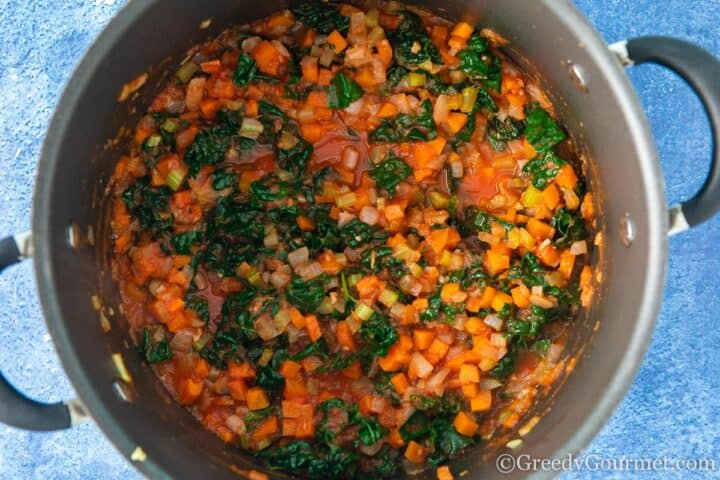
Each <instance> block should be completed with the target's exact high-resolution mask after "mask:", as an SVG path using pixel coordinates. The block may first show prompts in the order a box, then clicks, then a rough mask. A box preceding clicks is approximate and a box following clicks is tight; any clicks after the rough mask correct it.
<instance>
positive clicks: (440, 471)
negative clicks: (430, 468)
mask: <svg viewBox="0 0 720 480" xmlns="http://www.w3.org/2000/svg"><path fill="white" fill-rule="evenodd" d="M435 473H436V474H437V480H453V478H454V477H453V474H452V472H451V471H450V467H448V466H447V465H443V466H442V467H438V468H437V471H436V472H435Z"/></svg>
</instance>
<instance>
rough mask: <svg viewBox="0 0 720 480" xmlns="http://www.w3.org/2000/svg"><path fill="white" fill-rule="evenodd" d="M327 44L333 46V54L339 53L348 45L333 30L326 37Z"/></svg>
mask: <svg viewBox="0 0 720 480" xmlns="http://www.w3.org/2000/svg"><path fill="white" fill-rule="evenodd" d="M327 42H328V43H329V44H330V45H332V46H333V48H334V49H335V53H341V52H342V51H343V50H345V48H346V47H347V45H348V43H347V40H345V37H343V36H342V34H341V33H340V32H338V31H337V30H333V31H332V32H331V33H330V35H328V37H327Z"/></svg>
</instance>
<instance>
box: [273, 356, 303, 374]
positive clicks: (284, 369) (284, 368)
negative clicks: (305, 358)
mask: <svg viewBox="0 0 720 480" xmlns="http://www.w3.org/2000/svg"><path fill="white" fill-rule="evenodd" d="M300 370H302V365H301V364H299V363H298V362H294V361H292V360H285V361H283V362H282V364H281V365H280V370H279V372H278V373H280V375H282V376H283V377H285V378H292V377H295V376H297V374H298V373H300Z"/></svg>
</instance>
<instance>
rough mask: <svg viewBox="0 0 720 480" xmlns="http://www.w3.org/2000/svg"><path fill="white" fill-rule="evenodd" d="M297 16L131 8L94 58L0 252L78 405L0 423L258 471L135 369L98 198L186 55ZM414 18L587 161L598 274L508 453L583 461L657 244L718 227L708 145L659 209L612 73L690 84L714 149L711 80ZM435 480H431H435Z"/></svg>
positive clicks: (157, 468)
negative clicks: (511, 79) (538, 85)
mask: <svg viewBox="0 0 720 480" xmlns="http://www.w3.org/2000/svg"><path fill="white" fill-rule="evenodd" d="M292 3H293V2H290V3H288V2H285V1H282V2H273V1H267V2H261V3H260V4H256V3H254V2H249V1H246V0H215V1H213V2H197V1H193V0H182V1H180V0H176V1H172V2H171V1H161V0H145V1H135V2H130V3H129V4H128V5H127V6H126V7H125V8H124V9H123V10H122V11H121V12H120V13H119V14H118V15H117V16H116V17H115V19H114V20H113V21H112V22H111V23H110V24H109V26H108V27H107V28H106V29H105V31H104V32H103V33H102V35H101V36H100V37H99V38H98V40H97V41H96V42H95V44H94V45H93V47H92V48H91V49H90V50H89V52H88V53H87V54H86V56H85V58H84V59H83V61H82V63H81V64H80V66H79V67H78V69H77V71H76V72H75V74H74V75H73V77H72V79H71V80H70V82H69V84H68V86H67V88H66V90H65V93H64V95H63V96H62V98H61V100H60V102H59V105H58V107H57V111H56V113H55V115H54V117H53V120H52V124H51V126H50V129H49V131H48V134H47V138H46V141H45V145H44V149H43V153H42V157H41V159H40V162H39V166H38V172H39V174H38V178H37V186H36V190H35V201H34V211H33V225H32V229H33V230H32V235H29V234H22V235H17V236H15V237H9V238H6V239H4V240H2V241H0V268H4V267H6V266H8V265H10V264H12V263H15V262H17V261H19V260H20V259H22V258H25V257H28V256H30V255H31V254H32V255H33V256H34V260H35V273H36V276H37V284H38V288H39V290H40V298H41V301H42V305H43V309H44V313H45V318H46V321H47V324H48V329H49V331H50V333H51V334H52V338H53V341H54V343H55V347H56V349H57V351H58V354H59V355H60V358H61V359H62V362H63V365H64V367H65V370H66V372H67V374H68V376H69V377H70V379H71V380H72V382H73V384H74V386H75V389H76V391H77V392H78V394H79V399H78V400H73V401H69V402H66V403H57V404H50V405H48V404H41V403H38V402H35V401H33V400H31V399H28V398H26V397H25V396H23V395H22V394H21V393H20V392H18V391H17V390H15V389H14V388H13V387H12V386H11V385H10V384H9V383H8V382H7V381H6V380H5V379H4V378H3V377H2V375H0V421H2V422H5V423H7V424H9V425H13V426H16V427H20V428H25V429H30V430H56V429H63V428H68V427H70V426H71V425H72V424H74V423H76V422H78V421H81V420H82V419H83V418H86V417H87V416H88V415H89V416H91V417H92V418H93V419H94V421H95V422H97V424H98V425H99V426H100V427H101V428H102V430H103V431H104V432H105V434H106V435H107V436H108V437H109V438H110V440H111V441H112V442H113V443H114V444H115V445H116V446H117V448H118V449H119V450H120V452H122V454H123V455H125V456H126V457H127V458H129V459H130V460H131V461H132V462H133V463H134V464H135V465H136V466H137V468H138V469H140V470H141V471H142V472H143V473H144V474H146V475H147V476H149V477H152V478H200V477H203V478H205V477H208V478H216V479H223V478H237V476H238V475H239V474H240V475H242V474H243V473H244V472H247V470H249V469H250V468H253V466H254V464H253V461H252V458H251V457H250V456H248V455H246V454H244V453H243V452H241V451H240V450H238V449H235V448H232V447H229V446H228V445H226V444H225V443H223V442H222V441H221V440H219V439H218V438H216V437H215V436H214V435H213V434H211V433H210V432H209V431H206V430H205V429H204V428H203V427H202V426H201V425H200V423H199V422H197V421H196V420H195V419H194V418H193V417H192V416H191V415H190V413H189V412H188V411H187V410H185V409H184V408H182V407H180V406H179V405H177V404H175V403H174V402H173V401H172V399H171V398H170V396H169V395H168V393H167V392H166V391H165V390H164V388H163V387H162V385H161V384H160V382H159V380H158V379H157V378H156V377H155V375H154V374H153V373H152V371H151V370H150V369H149V368H148V367H147V365H145V364H144V363H143V362H142V361H141V358H140V356H139V355H138V354H137V353H136V352H135V351H134V347H133V346H132V344H131V342H130V340H129V336H128V333H127V332H128V328H127V322H126V321H125V319H124V318H123V316H122V315H121V314H120V312H119V310H118V308H117V305H118V294H117V289H116V288H115V286H114V284H113V282H112V279H111V276H110V271H109V252H110V251H111V250H110V249H109V235H108V230H107V225H106V223H105V219H106V218H107V206H108V204H109V202H108V191H109V189H108V182H109V178H110V176H111V174H112V172H113V168H114V165H115V162H116V160H117V159H118V158H119V156H121V155H122V154H123V153H124V152H125V148H126V143H125V142H124V141H123V140H124V139H125V138H126V137H127V135H128V134H129V133H130V132H131V130H132V127H133V126H134V125H135V123H136V122H137V121H138V119H139V118H140V116H141V115H142V112H144V111H145V109H146V108H147V106H148V105H149V102H150V100H151V99H152V98H153V96H154V95H155V94H156V93H157V92H158V91H159V87H160V86H161V85H162V83H163V82H164V81H165V80H166V79H167V78H168V75H171V74H172V73H173V72H174V70H175V69H176V68H177V65H178V62H179V61H180V60H181V59H182V56H183V53H184V52H185V50H186V49H187V48H188V47H190V46H191V45H193V44H195V43H198V42H200V41H203V40H206V39H208V38H210V37H212V36H215V35H216V34H217V33H219V32H220V31H221V30H222V29H223V28H225V27H227V26H228V25H230V24H233V23H244V22H247V21H250V20H253V19H257V18H260V17H263V16H266V15H268V14H270V13H272V12H273V11H276V10H278V9H281V8H286V7H288V6H289V5H290V4H292ZM423 5H424V6H425V7H427V8H429V9H430V10H432V11H434V12H435V13H437V14H439V15H441V16H443V17H446V18H449V19H451V20H460V19H462V20H465V21H468V22H470V23H476V24H479V25H482V26H484V27H489V28H491V29H493V30H495V31H496V32H497V33H499V34H500V35H502V36H503V37H505V38H506V39H507V40H509V42H510V44H509V45H508V46H507V47H506V53H507V54H508V55H510V56H511V57H512V58H513V59H514V60H515V61H517V62H518V63H519V64H520V65H521V66H522V67H523V68H524V69H525V70H526V71H528V72H530V74H531V75H533V76H537V78H539V79H540V80H541V82H542V85H543V86H544V87H545V88H546V89H547V91H548V92H549V93H550V96H551V98H553V100H554V103H555V105H556V106H557V111H558V115H559V117H560V119H561V121H562V123H563V124H564V125H566V127H567V129H568V131H569V132H570V134H571V135H572V136H573V137H574V138H575V139H576V141H577V143H578V145H580V146H581V151H580V152H579V153H580V155H581V158H582V159H583V167H584V171H585V174H586V176H587V178H588V181H589V183H590V185H591V190H592V191H593V192H595V194H596V199H595V200H596V204H597V205H598V208H597V210H598V212H599V215H598V227H597V232H598V237H597V239H598V242H597V243H598V247H597V248H596V250H595V254H594V258H593V262H594V263H595V268H596V271H597V273H598V275H597V276H598V278H597V280H598V283H599V286H600V288H599V291H598V293H597V295H596V298H595V301H594V303H593V305H592V307H591V308H590V310H589V312H587V313H586V314H585V315H583V316H582V317H581V318H579V319H578V320H577V325H576V326H575V328H574V336H573V339H572V341H571V342H570V343H569V345H568V347H567V350H568V351H567V352H566V353H567V354H568V355H572V356H573V357H575V359H576V361H575V362H571V363H572V364H574V369H573V371H572V372H571V373H568V374H567V375H566V376H565V377H564V378H563V381H562V382H559V384H558V385H557V386H556V387H555V388H553V389H552V391H551V392H550V394H548V395H546V396H545V397H544V398H542V399H540V400H539V402H538V403H537V405H535V407H534V408H533V410H532V411H531V412H530V413H529V414H528V417H527V418H530V416H532V415H541V416H542V420H541V421H540V422H539V424H538V425H537V426H536V427H535V428H534V429H533V430H532V431H531V432H530V433H529V434H526V435H524V436H523V437H522V443H521V444H520V445H519V446H517V444H518V443H519V442H513V443H512V444H513V445H516V450H515V451H514V452H513V453H514V454H515V455H520V454H528V455H530V456H532V457H533V458H552V457H562V456H564V455H566V454H568V453H577V452H578V451H579V450H581V449H582V448H583V447H584V446H585V445H586V444H587V443H588V442H589V441H590V440H591V439H592V437H593V435H595V433H596V432H597V431H598V430H599V429H600V428H601V427H602V425H603V424H604V422H605V421H606V420H607V419H608V418H609V416H610V415H611V413H612V410H613V409H614V408H615V406H616V405H617V404H618V402H619V401H620V399H621V398H622V396H623V395H624V394H625V392H626V390H627V388H628V387H629V385H630V383H631V381H632V379H633V376H634V374H635V372H636V370H637V368H638V366H639V364H640V362H641V360H642V358H643V354H644V352H645V349H646V347H647V344H648V341H649V338H650V335H651V333H652V329H653V325H654V322H655V317H656V315H657V312H658V309H659V305H660V301H661V298H662V287H663V283H664V276H665V268H666V256H667V236H668V235H669V234H674V233H678V232H680V231H682V230H684V229H687V228H689V227H692V226H694V225H697V224H699V223H701V222H703V221H705V220H707V219H708V218H710V217H711V216H712V215H714V214H715V213H716V212H717V211H718V209H720V171H719V170H718V161H720V144H718V143H717V141H716V143H715V148H714V163H713V165H712V168H711V169H710V174H709V177H708V180H707V181H706V183H705V185H704V186H703V188H702V189H701V191H700V192H699V193H698V194H697V195H696V196H695V197H694V198H693V199H692V200H690V201H688V202H685V203H683V204H682V205H677V206H674V207H672V208H670V209H668V208H667V207H666V203H665V194H664V190H663V188H664V187H663V180H662V177H661V173H660V169H659V163H658V158H657V154H656V151H655V147H654V144H653V141H652V139H651V136H650V133H649V129H648V126H647V122H646V119H645V116H644V114H643V112H642V110H641V108H640V105H639V102H638V99H637V97H636V95H635V93H634V91H633V90H632V88H631V86H630V84H629V82H628V79H627V78H626V76H625V75H624V73H623V71H622V64H625V65H632V64H633V63H642V62H655V63H659V64H662V65H665V66H667V67H669V68H670V69H672V70H674V71H676V72H677V73H678V74H680V75H681V76H682V77H684V78H685V79H686V80H687V81H688V82H689V83H690V84H691V85H692V87H693V88H694V89H695V90H696V92H697V93H698V95H699V96H700V97H701V99H702V100H703V102H704V104H705V108H706V111H707V113H708V116H709V117H710V120H711V123H712V131H713V136H714V138H715V139H717V138H718V136H719V135H720V83H718V79H720V62H718V60H716V59H715V58H713V57H712V56H711V55H710V54H708V53H707V52H705V51H703V50H701V49H699V48H698V47H695V46H693V45H691V44H688V43H685V42H682V41H679V40H675V39H671V38H665V37H644V38H638V39H634V40H629V41H627V42H621V43H618V44H615V45H612V46H610V48H608V46H607V45H605V44H604V43H603V41H602V40H601V38H600V37H599V36H598V34H597V33H596V32H595V31H594V30H593V28H592V26H591V25H589V24H588V22H587V21H586V20H585V19H584V18H583V17H582V16H581V14H579V13H578V12H577V11H576V10H575V8H574V7H573V6H572V5H571V4H570V3H568V2H566V1H564V0H537V1H532V2H528V1H527V0H502V1H501V0H472V1H468V0H443V1H440V0H430V1H427V2H423ZM143 72H146V73H147V74H148V76H147V81H146V82H145V85H144V86H143V87H142V88H141V89H140V90H139V92H138V93H137V94H136V95H134V96H132V97H131V98H130V99H128V100H127V101H124V102H119V101H118V93H119V92H120V90H121V88H122V86H123V84H125V83H126V82H128V81H129V80H131V79H133V78H136V77H137V76H138V75H140V74H142V73H143ZM101 319H102V321H101ZM108 325H110V327H111V328H110V330H109V331H107V332H106V330H107V326H108ZM103 327H104V328H103ZM118 358H123V359H124V362H123V363H122V365H124V367H125V368H126V369H127V374H126V372H122V371H119V369H118V365H119V363H118V361H117V360H118ZM113 359H114V360H113ZM120 370H122V369H120ZM127 375H129V376H130V377H131V378H132V381H127V380H128V379H129V377H128V376H127ZM123 378H124V380H123ZM522 423H523V422H521V423H520V424H521V425H522ZM520 436H521V435H519V433H518V432H517V430H514V431H510V432H506V433H505V434H503V435H501V437H500V440H501V441H498V442H493V443H491V444H488V445H486V446H485V447H484V448H483V447H480V449H477V448H476V449H475V450H470V451H468V452H466V453H465V454H463V455H462V456H460V457H459V458H458V459H456V460H454V461H453V466H452V468H453V471H455V472H460V471H462V470H464V469H468V470H469V471H470V476H469V478H494V477H499V476H503V477H505V478H507V477H510V478H512V477H513V475H521V474H522V472H516V473H514V474H510V475H504V474H501V473H500V472H498V471H497V470H496V468H495V462H494V461H493V459H494V457H496V456H497V455H499V454H501V453H503V451H506V450H505V449H506V448H507V447H506V446H505V440H509V439H516V438H519V437H520ZM544 474H548V473H547V472H546V473H544ZM537 475H543V473H542V472H540V473H537ZM280 476H281V477H282V476H283V475H280ZM427 476H428V478H434V474H433V473H432V472H430V473H428V474H427Z"/></svg>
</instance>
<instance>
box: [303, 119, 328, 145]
mask: <svg viewBox="0 0 720 480" xmlns="http://www.w3.org/2000/svg"><path fill="white" fill-rule="evenodd" d="M300 133H302V136H303V138H304V139H305V140H307V141H308V142H310V143H315V142H317V141H318V140H320V139H321V138H322V137H323V135H325V128H324V127H323V126H322V125H321V124H320V123H303V124H301V125H300Z"/></svg>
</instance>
